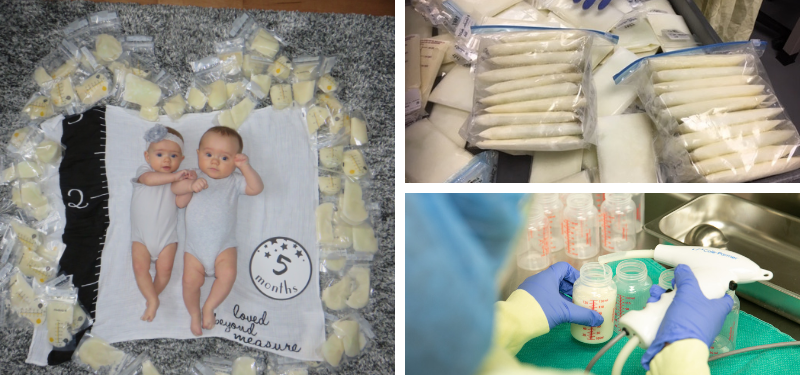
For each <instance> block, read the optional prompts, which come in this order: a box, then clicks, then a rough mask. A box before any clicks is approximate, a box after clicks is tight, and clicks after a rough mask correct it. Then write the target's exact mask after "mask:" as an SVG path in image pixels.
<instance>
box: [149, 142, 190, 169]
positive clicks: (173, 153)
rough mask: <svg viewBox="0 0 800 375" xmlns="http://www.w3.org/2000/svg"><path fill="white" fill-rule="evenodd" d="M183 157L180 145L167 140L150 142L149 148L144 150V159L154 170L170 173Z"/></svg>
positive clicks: (176, 167)
mask: <svg viewBox="0 0 800 375" xmlns="http://www.w3.org/2000/svg"><path fill="white" fill-rule="evenodd" d="M183 158H184V156H183V153H182V152H181V147H180V146H178V144H177V143H175V142H173V141H168V140H163V141H160V142H156V143H152V144H150V148H148V149H147V151H145V152H144V160H146V161H147V164H150V168H153V170H154V171H156V172H167V173H172V172H175V171H177V170H178V167H180V165H181V162H182V161H183Z"/></svg>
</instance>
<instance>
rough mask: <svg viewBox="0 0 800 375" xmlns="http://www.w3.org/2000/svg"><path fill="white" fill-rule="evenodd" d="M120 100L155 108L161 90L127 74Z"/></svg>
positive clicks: (148, 82)
mask: <svg viewBox="0 0 800 375" xmlns="http://www.w3.org/2000/svg"><path fill="white" fill-rule="evenodd" d="M223 89H224V87H223ZM122 99H123V100H125V101H126V102H131V103H136V104H138V105H140V106H143V107H155V106H156V105H158V102H159V101H160V100H161V88H160V87H158V85H156V84H155V83H153V82H150V81H148V80H146V79H144V78H141V77H139V76H137V75H136V74H133V73H128V75H127V76H125V91H124V92H123V93H122Z"/></svg>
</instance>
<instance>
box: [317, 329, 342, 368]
mask: <svg viewBox="0 0 800 375" xmlns="http://www.w3.org/2000/svg"><path fill="white" fill-rule="evenodd" d="M342 354H344V344H343V343H342V339H340V338H339V337H337V336H336V335H330V336H328V339H327V340H325V343H324V344H322V357H323V358H325V361H326V362H328V363H329V364H330V365H331V366H333V367H338V366H339V363H341V362H342Z"/></svg>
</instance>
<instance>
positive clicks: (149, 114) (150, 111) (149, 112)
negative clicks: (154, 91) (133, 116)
mask: <svg viewBox="0 0 800 375" xmlns="http://www.w3.org/2000/svg"><path fill="white" fill-rule="evenodd" d="M158 111H159V109H158V107H145V106H142V107H141V108H140V109H139V116H140V117H141V118H143V119H145V120H147V121H153V122H155V121H158Z"/></svg>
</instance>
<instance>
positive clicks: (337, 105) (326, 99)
mask: <svg viewBox="0 0 800 375" xmlns="http://www.w3.org/2000/svg"><path fill="white" fill-rule="evenodd" d="M317 100H319V101H320V102H322V103H325V105H327V106H328V108H329V109H330V110H331V112H334V113H336V112H339V111H340V110H341V109H342V108H343V107H342V103H341V102H340V101H339V99H336V97H335V96H333V95H331V94H325V93H320V94H318V95H317Z"/></svg>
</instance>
